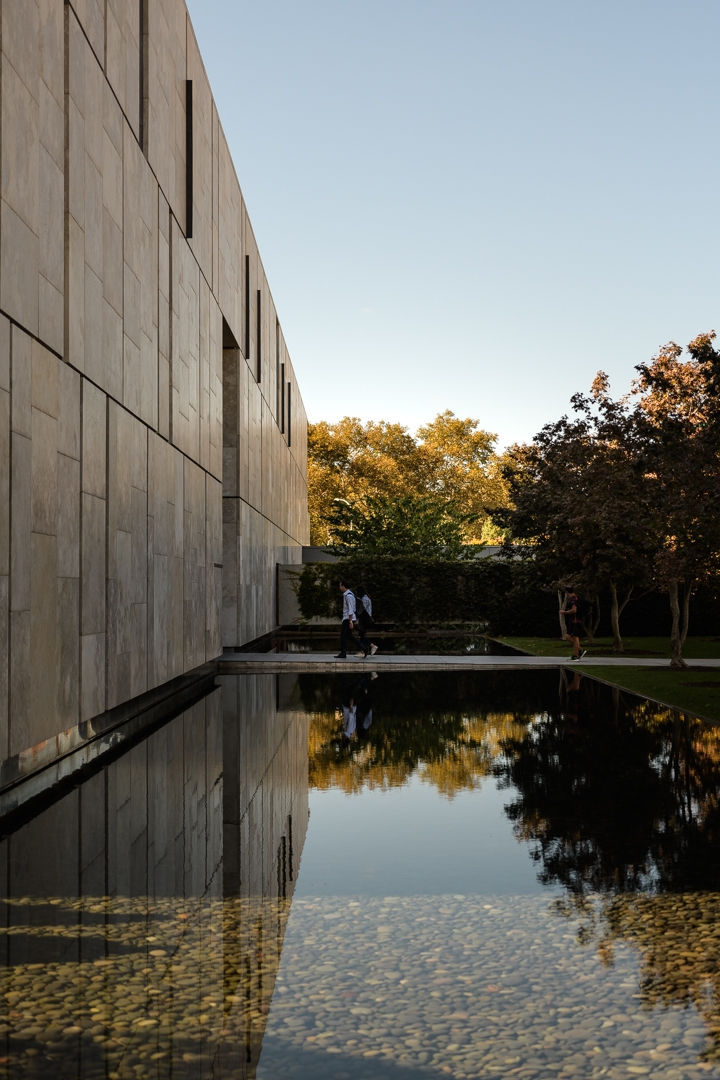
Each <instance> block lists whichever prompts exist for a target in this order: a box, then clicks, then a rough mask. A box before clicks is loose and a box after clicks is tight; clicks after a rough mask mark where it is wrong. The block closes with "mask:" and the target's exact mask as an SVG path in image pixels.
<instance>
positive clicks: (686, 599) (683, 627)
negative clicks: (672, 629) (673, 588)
mask: <svg viewBox="0 0 720 1080" xmlns="http://www.w3.org/2000/svg"><path fill="white" fill-rule="evenodd" d="M691 596H692V588H691V587H690V585H687V586H686V588H685V592H684V594H683V602H682V622H681V624H680V641H681V644H682V645H685V639H686V638H687V635H688V627H689V625H690V597H691Z"/></svg>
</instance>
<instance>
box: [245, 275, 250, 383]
mask: <svg viewBox="0 0 720 1080" xmlns="http://www.w3.org/2000/svg"><path fill="white" fill-rule="evenodd" d="M245 359H246V360H247V361H248V363H249V362H250V256H249V255H246V256H245Z"/></svg>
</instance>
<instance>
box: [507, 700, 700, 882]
mask: <svg viewBox="0 0 720 1080" xmlns="http://www.w3.org/2000/svg"><path fill="white" fill-rule="evenodd" d="M604 690H605V688H604V687H599V686H598V685H597V684H593V683H592V682H591V681H589V680H584V682H583V686H582V696H581V711H580V715H579V719H578V722H577V723H575V724H571V723H568V721H567V720H566V719H565V718H564V717H563V716H562V714H561V713H560V712H558V713H557V714H556V715H554V716H553V715H550V716H548V718H547V719H546V720H545V721H544V722H543V723H541V724H535V725H533V726H532V727H531V728H529V729H528V730H527V731H525V732H522V733H521V734H520V735H519V737H515V738H511V739H508V740H506V741H505V743H504V744H503V747H502V757H501V758H499V759H498V762H497V764H496V768H495V772H496V774H497V775H498V777H499V778H500V780H501V783H503V784H504V785H506V786H507V787H508V788H513V789H514V790H515V792H516V797H515V798H513V799H512V800H511V801H510V803H509V804H508V806H507V808H506V809H507V813H508V815H509V816H510V818H511V819H512V820H513V821H514V822H515V831H516V834H517V835H518V836H519V837H521V838H522V839H524V840H526V841H527V842H528V843H529V844H530V846H531V850H532V857H533V858H534V859H536V860H537V861H538V863H539V864H540V876H541V879H542V880H543V881H544V882H547V883H550V882H557V883H560V884H562V885H563V886H564V887H565V889H566V890H567V891H568V893H569V894H570V895H571V896H572V895H574V896H578V897H582V896H583V895H585V894H586V893H588V892H593V893H604V892H608V893H618V892H625V891H634V890H638V889H639V890H642V891H655V892H664V891H668V890H675V889H678V888H680V889H682V888H686V887H687V886H688V883H692V885H693V887H696V888H710V887H712V888H715V887H716V885H717V881H718V878H717V870H718V865H719V861H718V858H717V856H716V855H712V854H711V853H713V852H714V850H715V841H716V839H717V836H718V825H719V822H718V800H719V795H720V773H719V772H718V769H717V764H718V759H719V758H720V738H719V737H718V734H717V733H716V732H714V731H713V730H712V729H709V728H708V727H707V726H706V725H704V724H703V723H702V722H701V721H699V720H696V719H694V718H692V717H687V716H683V715H681V714H678V713H676V712H674V711H673V710H670V709H665V708H662V707H658V706H655V705H652V704H651V703H649V702H638V701H637V699H635V698H631V697H629V696H624V695H619V694H616V695H615V696H614V698H613V699H612V703H611V706H610V708H608V698H607V694H606V693H604V692H603V691H604Z"/></svg>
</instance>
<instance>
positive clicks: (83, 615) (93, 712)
mask: <svg viewBox="0 0 720 1080" xmlns="http://www.w3.org/2000/svg"><path fill="white" fill-rule="evenodd" d="M106 450H107V396H106V395H105V394H104V393H103V392H102V391H101V390H98V388H97V387H95V386H93V384H92V383H90V382H88V381H87V380H83V383H82V480H81V488H82V493H81V505H80V530H81V537H82V543H81V553H82V555H81V570H80V577H81V582H82V590H81V596H82V604H81V610H80V719H81V720H87V719H89V718H90V717H93V716H97V715H98V714H99V713H101V712H103V710H104V709H105V689H106V687H105V658H106V651H107V639H106V634H105V621H106V610H107V609H106V596H105V579H106V576H107V536H106V521H105V518H106V512H107V453H106Z"/></svg>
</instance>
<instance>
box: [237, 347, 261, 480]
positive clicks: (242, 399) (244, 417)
mask: <svg viewBox="0 0 720 1080" xmlns="http://www.w3.org/2000/svg"><path fill="white" fill-rule="evenodd" d="M251 394H253V395H257V388H256V385H255V380H254V379H253V378H252V376H251V374H250V369H249V367H248V366H247V364H246V362H245V361H244V360H243V359H241V360H240V363H239V366H238V435H237V440H238V487H237V493H238V496H239V497H240V498H241V499H245V500H246V501H249V500H250V461H251V438H250V397H251ZM255 399H256V398H255Z"/></svg>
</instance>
